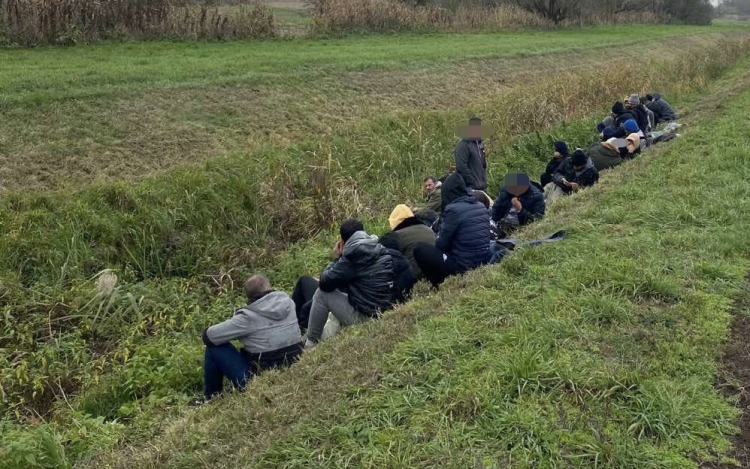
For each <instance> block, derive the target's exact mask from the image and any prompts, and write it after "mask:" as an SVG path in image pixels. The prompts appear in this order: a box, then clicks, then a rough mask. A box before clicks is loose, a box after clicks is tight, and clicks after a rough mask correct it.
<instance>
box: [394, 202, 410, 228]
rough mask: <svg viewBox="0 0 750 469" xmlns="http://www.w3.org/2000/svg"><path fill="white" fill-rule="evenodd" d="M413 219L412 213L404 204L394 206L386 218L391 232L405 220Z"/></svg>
mask: <svg viewBox="0 0 750 469" xmlns="http://www.w3.org/2000/svg"><path fill="white" fill-rule="evenodd" d="M413 217H414V213H413V212H412V211H411V209H410V208H409V207H407V206H406V205H404V204H399V205H396V208H394V209H393V211H392V212H391V216H389V217H388V225H389V226H390V227H391V230H393V229H395V228H396V227H397V226H398V225H400V224H401V222H403V221H404V220H406V219H407V218H413Z"/></svg>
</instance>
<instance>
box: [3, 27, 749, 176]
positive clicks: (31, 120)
mask: <svg viewBox="0 0 750 469" xmlns="http://www.w3.org/2000/svg"><path fill="white" fill-rule="evenodd" d="M743 31H745V30H744V29H742V28H739V27H736V26H716V27H702V28H696V27H686V26H628V27H615V28H613V27H607V28H604V27H600V28H587V29H582V30H563V31H554V32H550V31H539V32H514V33H494V34H433V35H416V34H412V35H409V34H407V35H401V36H398V37H394V36H355V37H348V38H342V39H324V40H274V41H270V40H269V41H253V42H231V43H195V42H133V43H116V44H96V45H91V46H82V47H73V48H67V49H62V48H49V47H47V48H37V49H31V50H21V49H15V50H14V49H10V50H0V63H2V64H3V66H2V67H0V159H1V161H2V162H3V168H2V169H0V190H2V189H18V188H21V189H22V188H27V189H28V188H40V187H43V188H50V187H59V186H66V185H68V186H78V185H80V184H87V183H90V182H91V181H92V180H101V179H106V180H122V179H128V180H132V179H138V178H142V177H144V176H147V175H150V174H152V173H154V172H158V171H162V170H164V169H167V168H170V167H173V166H177V165H181V164H185V163H189V162H195V161H203V160H205V159H208V158H211V157H215V156H217V155H224V154H227V153H245V152H247V150H248V148H251V147H256V146H257V143H258V142H262V141H267V140H269V139H272V140H274V141H281V142H288V141H289V140H288V139H299V138H300V137H303V136H306V135H316V134H320V133H322V132H330V130H331V129H332V128H336V127H339V126H341V125H342V124H350V123H351V122H352V121H356V120H357V119H359V118H361V117H363V116H372V115H377V114H382V113H392V112H395V111H412V110H414V109H438V108H439V109H444V108H448V107H451V108H456V107H463V106H466V105H468V104H469V103H470V102H473V101H476V100H478V99H481V98H483V97H486V96H488V95H489V94H490V93H493V92H497V91H498V90H500V89H502V87H504V86H506V84H510V83H513V82H519V81H522V80H523V81H527V80H528V79H529V78H530V77H529V76H528V73H529V70H530V69H532V70H550V71H553V70H554V71H555V72H556V73H559V71H560V70H561V69H566V70H567V69H571V68H575V67H581V66H589V65H592V64H601V65H603V64H605V63H609V61H611V60H614V59H619V58H623V57H626V56H627V57H633V58H636V57H637V58H642V57H644V53H643V52H642V51H639V50H638V49H637V48H629V47H628V46H629V45H633V44H636V43H639V44H643V45H644V46H643V48H644V49H647V50H650V52H647V53H645V55H647V56H648V55H650V56H654V57H656V56H658V55H659V54H666V55H669V54H671V53H672V52H673V51H672V50H671V49H670V47H672V46H673V47H674V48H675V49H676V48H678V47H681V46H684V45H685V44H684V43H690V44H696V45H701V44H702V43H703V44H705V43H706V41H709V42H710V40H711V39H712V38H713V40H715V39H716V38H717V37H718V36H721V35H725V34H727V35H728V34H739V33H740V32H743ZM702 41H703V42H702ZM645 44H651V46H646V45H645ZM661 44H664V45H666V47H665V50H661V51H658V53H659V54H657V53H656V52H657V51H656V47H657V46H658V45H661ZM602 50H607V51H608V52H607V53H606V56H602V52H601V51H602ZM559 54H564V55H562V56H561V55H559ZM532 67H533V68H532ZM466 69H472V70H477V73H475V74H472V76H469V77H467V76H466V73H465V70H466ZM248 140H250V142H248Z"/></svg>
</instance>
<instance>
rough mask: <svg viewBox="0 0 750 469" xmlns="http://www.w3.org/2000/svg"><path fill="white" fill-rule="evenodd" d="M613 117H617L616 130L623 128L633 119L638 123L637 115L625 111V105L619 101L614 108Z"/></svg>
mask: <svg viewBox="0 0 750 469" xmlns="http://www.w3.org/2000/svg"><path fill="white" fill-rule="evenodd" d="M612 115H613V116H614V117H615V128H616V129H619V128H620V127H622V125H623V124H624V123H625V121H626V120H628V119H633V120H634V121H636V122H638V116H636V113H635V112H633V111H632V110H629V109H625V105H624V104H622V103H621V102H619V101H618V102H616V103H615V105H614V106H612Z"/></svg>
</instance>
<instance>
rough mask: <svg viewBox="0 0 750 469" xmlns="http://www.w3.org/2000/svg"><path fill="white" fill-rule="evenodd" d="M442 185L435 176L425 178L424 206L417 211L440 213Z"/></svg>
mask: <svg viewBox="0 0 750 469" xmlns="http://www.w3.org/2000/svg"><path fill="white" fill-rule="evenodd" d="M442 185H443V183H442V182H440V181H439V180H438V179H437V178H436V177H435V176H427V177H426V178H424V196H425V202H424V205H423V206H422V207H421V208H420V209H418V210H417V211H419V212H423V211H426V210H432V211H433V212H436V213H440V211H441V210H442V209H443V201H442V191H441V186H442Z"/></svg>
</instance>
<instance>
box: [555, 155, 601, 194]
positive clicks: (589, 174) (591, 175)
mask: <svg viewBox="0 0 750 469" xmlns="http://www.w3.org/2000/svg"><path fill="white" fill-rule="evenodd" d="M563 178H565V180H566V181H568V182H575V183H576V184H578V185H579V186H580V187H590V186H593V185H594V184H595V183H596V181H598V180H599V171H597V170H596V168H595V167H594V163H593V162H592V161H591V158H588V159H587V160H586V166H584V168H583V170H581V171H576V170H575V168H574V167H573V158H572V157H568V158H565V159H564V160H563V161H562V163H560V165H559V166H558V168H557V169H556V170H555V174H554V175H553V176H552V180H553V181H554V183H555V184H556V185H557V187H559V188H560V189H562V190H563V192H565V193H566V194H567V193H570V192H572V191H573V189H571V188H570V187H568V186H566V185H565V184H563V182H562V180H563Z"/></svg>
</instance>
